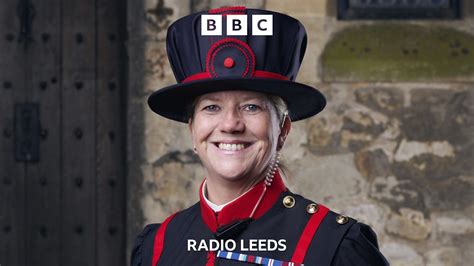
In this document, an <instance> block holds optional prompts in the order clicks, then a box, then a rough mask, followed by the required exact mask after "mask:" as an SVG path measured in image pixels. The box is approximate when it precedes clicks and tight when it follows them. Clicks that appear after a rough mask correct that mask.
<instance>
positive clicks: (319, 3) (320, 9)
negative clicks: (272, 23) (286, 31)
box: [265, 0, 328, 17]
mask: <svg viewBox="0 0 474 266" xmlns="http://www.w3.org/2000/svg"><path fill="white" fill-rule="evenodd" d="M327 2H328V0H299V1H297V2H295V1H293V0H266V1H265V8H266V9H269V10H273V11H278V12H280V13H286V14H290V15H295V14H312V15H316V16H322V17H323V16H326V14H327V5H328V3H327Z"/></svg>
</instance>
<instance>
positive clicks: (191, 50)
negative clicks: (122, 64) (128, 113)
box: [148, 7, 326, 123]
mask: <svg viewBox="0 0 474 266" xmlns="http://www.w3.org/2000/svg"><path fill="white" fill-rule="evenodd" d="M207 14H213V15H221V17H222V28H221V29H222V35H219V36H215V35H202V34H201V15H207ZM227 15H247V18H248V19H247V26H248V27H247V35H245V36H233V35H226V20H227V19H226V16H227ZM253 15H272V20H273V27H272V31H273V32H272V33H273V34H272V35H271V36H269V35H255V34H253V32H252V22H253V21H252V17H253ZM267 22H268V21H267ZM267 25H268V24H267ZM166 48H167V53H168V58H169V60H170V63H171V67H172V69H173V72H174V75H175V77H176V80H177V81H178V84H175V85H171V86H168V87H165V88H162V89H160V90H158V91H156V92H154V93H153V94H152V95H151V96H150V97H149V98H148V104H149V106H150V108H151V109H152V110H153V111H154V112H156V113H157V114H159V115H161V116H164V117H166V118H169V119H172V120H176V121H180V122H184V123H187V122H188V119H189V117H188V115H189V114H188V113H189V110H188V108H189V107H190V105H191V104H192V102H193V100H194V99H195V98H196V97H197V96H199V95H202V94H205V93H209V92H216V91H224V90H251V91H257V92H262V93H267V94H273V95H277V96H280V97H281V98H282V99H283V100H284V101H285V102H286V104H287V106H288V111H289V116H290V118H291V120H292V121H297V120H302V119H305V118H308V117H311V116H313V115H315V114H317V113H319V112H320V111H321V110H323V108H324V106H325V105H326V100H325V98H324V96H323V94H321V92H319V91H318V90H316V89H315V88H313V87H310V86H308V85H305V84H301V83H297V82H295V81H294V80H295V78H296V75H297V73H298V70H299V68H300V65H301V62H302V60H303V56H304V53H305V50H306V31H305V29H304V27H303V25H302V24H301V23H300V22H299V21H298V20H296V19H294V18H292V17H289V16H287V15H284V14H281V13H277V12H272V11H267V10H260V9H246V8H245V7H223V8H219V9H213V10H209V11H207V12H199V13H195V14H191V15H188V16H185V17H183V18H181V19H179V20H177V21H176V22H174V23H173V24H172V25H171V26H170V27H169V28H168V35H167V38H166Z"/></svg>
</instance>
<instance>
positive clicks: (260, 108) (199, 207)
mask: <svg viewBox="0 0 474 266" xmlns="http://www.w3.org/2000/svg"><path fill="white" fill-rule="evenodd" d="M202 14H219V15H228V14H233V15H234V14H240V15H249V16H250V15H256V14H257V15H258V14H265V15H271V16H272V17H273V32H274V33H275V34H274V35H272V36H223V37H220V36H217V37H216V36H213V37H212V38H209V37H207V36H206V37H203V36H201V35H200V33H199V27H197V26H196V25H198V24H199V21H200V15H202ZM249 27H250V25H249ZM306 40H307V38H306V32H305V30H304V27H303V25H301V23H300V22H299V21H297V20H295V19H294V18H291V17H289V16H286V15H283V14H280V13H276V12H271V11H266V10H256V9H246V8H245V7H228V8H220V9H216V10H209V11H208V12H202V13H197V14H191V15H189V16H186V17H184V18H181V19H179V20H178V21H176V22H175V23H173V24H172V25H171V26H170V28H169V29H168V36H167V49H168V57H169V59H170V62H171V66H172V68H173V71H174V74H175V76H176V79H177V80H178V84H175V85H172V86H169V87H166V88H163V89H160V90H158V91H156V92H154V93H153V94H152V95H151V96H150V98H149V100H148V103H149V105H150V108H151V109H152V110H153V111H154V112H156V113H157V114H159V115H161V116H163V117H166V118H168V119H172V120H175V121H178V122H183V123H187V124H188V126H189V132H190V135H191V137H192V142H193V150H194V152H195V153H196V155H197V156H198V157H199V159H200V160H201V162H202V165H203V167H204V169H205V173H206V175H205V177H204V178H203V181H202V185H201V188H200V190H199V196H200V201H199V202H198V203H196V204H195V205H193V206H191V207H189V208H187V209H185V210H182V211H180V212H178V213H176V214H174V215H172V216H170V217H169V218H167V219H166V220H165V221H164V222H163V223H161V224H150V225H147V226H146V227H145V229H144V230H143V232H142V233H141V234H140V235H139V236H138V237H137V239H136V241H135V247H134V249H133V251H132V265H255V264H258V265H302V264H303V263H304V264H306V265H385V264H387V261H386V260H385V258H384V257H383V255H382V254H381V253H380V252H379V250H378V246H377V239H376V236H375V233H374V232H373V231H372V230H371V229H370V227H368V226H367V225H364V224H361V223H358V222H357V221H356V220H354V219H352V218H349V217H346V216H342V215H339V214H337V213H334V212H332V211H330V210H329V209H328V208H327V207H325V206H323V205H320V204H317V203H315V202H313V201H311V200H308V199H305V198H303V197H302V196H300V195H297V194H294V193H292V192H290V191H289V190H288V189H287V188H286V186H285V184H284V180H283V178H282V175H281V171H280V166H279V154H280V151H281V149H282V148H283V146H284V143H285V140H286V137H287V136H288V134H289V132H290V130H291V123H292V122H295V121H298V120H302V119H306V118H309V117H311V116H313V115H315V114H317V113H319V112H320V111H321V110H322V109H323V108H324V106H325V104H326V101H325V98H324V96H323V95H322V94H321V93H320V92H319V91H318V90H317V89H316V88H312V87H310V86H307V85H304V84H301V83H297V82H295V81H294V80H295V78H296V75H297V72H298V69H299V67H300V64H301V61H302V59H303V55H304V52H305V49H306ZM204 60H205V61H204ZM229 62H231V63H229Z"/></svg>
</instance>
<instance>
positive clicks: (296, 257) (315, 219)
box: [291, 205, 329, 263]
mask: <svg viewBox="0 0 474 266" xmlns="http://www.w3.org/2000/svg"><path fill="white" fill-rule="evenodd" d="M328 212H329V209H328V208H326V207H325V206H323V205H319V210H318V211H317V212H316V213H314V214H313V216H311V218H310V219H309V221H308V223H307V224H306V227H305V228H304V230H303V233H302V234H301V236H300V239H299V240H298V244H296V248H295V252H294V253H293V257H292V258H291V261H292V262H294V263H303V261H304V257H305V256H306V253H307V252H308V248H309V245H310V244H311V240H312V239H313V237H314V235H315V234H316V231H317V230H318V228H319V225H320V224H321V222H322V221H323V219H324V217H326V215H327V214H328Z"/></svg>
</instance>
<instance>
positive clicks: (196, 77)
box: [182, 72, 211, 82]
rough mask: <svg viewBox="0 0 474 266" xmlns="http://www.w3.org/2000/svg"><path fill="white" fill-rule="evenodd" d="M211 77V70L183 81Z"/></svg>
mask: <svg viewBox="0 0 474 266" xmlns="http://www.w3.org/2000/svg"><path fill="white" fill-rule="evenodd" d="M210 78H211V74H210V73H209V72H201V73H197V74H194V75H191V76H189V77H187V78H185V79H184V80H183V81H182V82H190V81H193V80H200V79H210Z"/></svg>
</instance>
